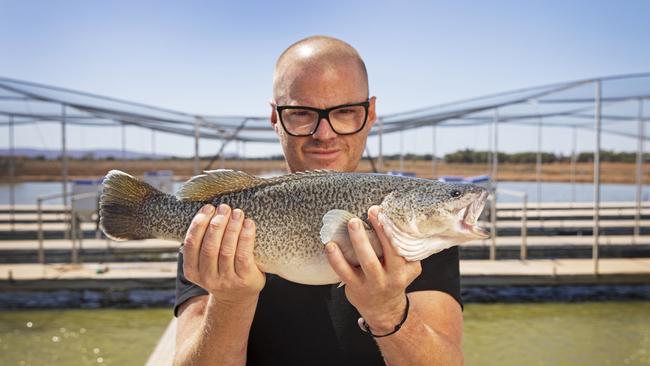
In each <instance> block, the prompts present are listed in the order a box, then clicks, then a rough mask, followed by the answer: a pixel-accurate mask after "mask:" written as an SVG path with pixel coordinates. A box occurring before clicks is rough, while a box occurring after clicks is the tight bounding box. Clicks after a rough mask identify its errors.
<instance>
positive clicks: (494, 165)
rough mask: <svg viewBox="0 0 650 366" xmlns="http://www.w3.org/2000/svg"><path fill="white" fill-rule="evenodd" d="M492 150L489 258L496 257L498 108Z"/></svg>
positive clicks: (495, 116)
mask: <svg viewBox="0 0 650 366" xmlns="http://www.w3.org/2000/svg"><path fill="white" fill-rule="evenodd" d="M493 132H494V144H493V147H494V151H493V152H492V174H491V177H490V181H492V205H491V206H490V218H491V220H492V245H490V259H491V260H495V259H496V258H497V173H498V165H499V109H498V108H495V109H494V129H493Z"/></svg>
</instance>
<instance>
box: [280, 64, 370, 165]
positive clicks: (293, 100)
mask: <svg viewBox="0 0 650 366" xmlns="http://www.w3.org/2000/svg"><path fill="white" fill-rule="evenodd" d="M285 80H287V82H286V83H284V85H285V87H284V90H285V93H284V95H283V96H282V98H281V100H276V101H275V103H277V105H299V106H309V107H315V108H321V109H325V108H330V107H333V106H337V105H341V104H348V103H358V102H363V101H365V100H366V99H367V98H368V96H367V89H366V86H365V83H364V82H363V79H361V75H360V72H359V70H358V68H356V67H354V66H353V65H342V66H338V67H331V68H326V69H320V70H311V71H310V70H306V69H301V68H299V67H296V68H294V69H293V70H291V71H289V72H288V76H287V78H286V79H285ZM271 113H272V114H271V123H272V124H273V127H274V129H275V132H276V133H277V134H278V137H279V138H280V143H281V144H282V149H283V150H284V156H285V159H286V161H287V165H288V167H289V170H290V171H291V172H298V171H306V170H315V169H331V170H336V171H343V172H351V171H354V170H355V169H356V168H357V165H358V164H359V160H361V155H362V154H363V150H364V149H365V144H366V139H367V137H368V133H369V132H370V129H371V127H372V125H373V123H374V122H375V119H376V114H375V98H374V97H372V98H370V106H369V108H368V120H367V121H366V125H365V126H364V128H363V130H361V131H359V132H358V133H356V134H353V135H343V136H341V135H338V134H336V132H334V131H333V130H332V128H331V126H330V125H329V123H327V120H325V119H323V120H321V121H320V123H319V125H318V129H317V130H316V132H315V133H314V134H313V135H311V136H305V137H294V136H290V135H288V134H287V133H286V131H285V130H284V129H283V127H282V125H281V123H280V121H279V117H278V115H277V112H276V111H275V108H273V110H272V112H271Z"/></svg>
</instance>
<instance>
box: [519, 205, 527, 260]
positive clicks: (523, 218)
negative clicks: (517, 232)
mask: <svg viewBox="0 0 650 366" xmlns="http://www.w3.org/2000/svg"><path fill="white" fill-rule="evenodd" d="M527 213H528V194H527V193H525V192H524V196H523V211H522V212H521V250H520V258H521V260H522V261H523V260H526V258H527V257H528V222H527V220H528V214H527Z"/></svg>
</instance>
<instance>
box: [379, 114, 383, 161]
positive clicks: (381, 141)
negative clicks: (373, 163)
mask: <svg viewBox="0 0 650 366" xmlns="http://www.w3.org/2000/svg"><path fill="white" fill-rule="evenodd" d="M378 137H379V139H378V140H379V171H380V172H383V171H384V146H383V137H384V119H383V118H379V136H378Z"/></svg>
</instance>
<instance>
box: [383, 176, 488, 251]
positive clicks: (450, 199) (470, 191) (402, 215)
mask: <svg viewBox="0 0 650 366" xmlns="http://www.w3.org/2000/svg"><path fill="white" fill-rule="evenodd" d="M487 197H488V191H487V190H486V189H485V188H483V187H480V186H477V185H474V184H450V183H442V182H427V183H422V184H418V185H415V186H413V187H412V188H410V189H403V190H395V191H393V192H391V193H390V194H389V195H388V196H386V197H385V198H384V200H383V201H382V203H381V211H380V214H379V219H380V221H381V222H382V223H383V224H384V225H387V226H389V227H391V229H392V230H393V232H394V233H393V235H394V236H397V237H398V238H399V239H401V241H402V242H409V243H415V242H424V241H426V242H427V243H429V244H427V245H434V246H435V245H443V244H440V243H445V244H444V246H446V247H449V246H451V245H449V244H453V245H455V244H460V243H463V242H466V241H469V240H474V239H485V238H487V237H489V234H488V232H487V231H486V230H485V229H483V228H481V227H479V226H478V225H477V221H478V218H479V216H480V214H481V211H483V208H484V207H485V201H486V199H487ZM434 242H435V243H438V244H432V243H434ZM413 245H414V244H413ZM422 245H424V244H422Z"/></svg>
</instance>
